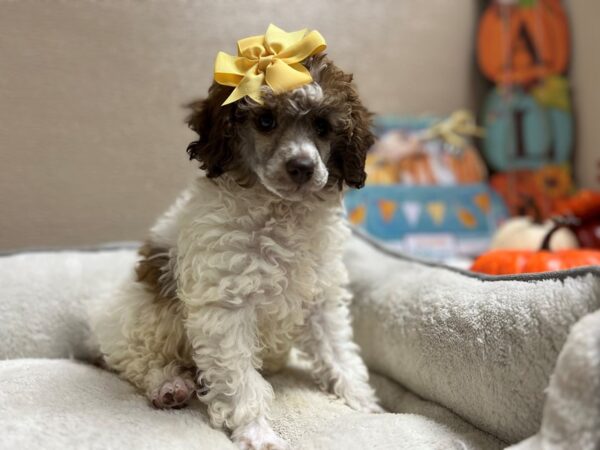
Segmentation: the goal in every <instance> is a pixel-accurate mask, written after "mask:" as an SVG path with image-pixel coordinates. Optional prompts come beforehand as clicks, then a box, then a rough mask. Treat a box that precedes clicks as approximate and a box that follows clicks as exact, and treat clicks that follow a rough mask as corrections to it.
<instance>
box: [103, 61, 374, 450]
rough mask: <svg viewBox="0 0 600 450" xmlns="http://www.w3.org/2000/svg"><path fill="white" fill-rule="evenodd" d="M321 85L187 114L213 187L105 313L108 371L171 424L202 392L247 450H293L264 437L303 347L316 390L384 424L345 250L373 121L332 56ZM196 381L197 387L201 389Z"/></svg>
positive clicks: (153, 243)
mask: <svg viewBox="0 0 600 450" xmlns="http://www.w3.org/2000/svg"><path fill="white" fill-rule="evenodd" d="M304 65H305V66H306V67H307V68H308V69H309V71H310V73H311V75H312V77H313V82H312V83H311V84H307V85H304V86H302V87H300V88H297V89H295V90H293V91H290V92H285V93H281V94H277V95H276V94H274V93H273V92H272V91H271V90H270V89H269V88H268V87H264V88H263V92H262V93H263V99H264V104H263V105H259V104H258V103H256V102H254V101H253V100H249V99H243V100H240V101H238V102H236V103H232V104H228V105H225V106H221V104H222V103H223V101H224V100H225V99H226V98H227V96H228V95H229V94H230V93H231V90H232V88H230V87H226V86H221V85H219V84H213V86H212V87H211V88H210V90H209V95H208V98H207V99H205V100H203V101H199V102H196V103H193V104H192V105H191V108H192V114H191V115H190V117H189V125H190V127H191V128H192V129H193V130H194V131H196V132H197V133H198V135H199V138H198V141H196V142H193V143H192V144H190V146H189V148H188V153H189V156H190V158H192V159H197V160H198V161H200V163H201V168H202V169H203V171H204V173H203V175H201V176H200V177H199V178H198V179H197V180H196V181H195V182H194V183H193V185H192V186H191V187H190V188H189V189H188V190H187V191H185V192H184V193H183V194H182V195H181V197H180V198H179V199H178V200H177V201H176V202H175V204H174V205H173V206H172V207H171V208H170V209H169V210H168V211H167V212H166V213H165V214H164V215H163V216H162V217H161V218H160V219H159V221H158V223H157V224H156V225H155V226H154V227H153V228H152V230H151V232H150V237H149V239H148V241H147V242H146V244H145V245H144V246H143V247H142V249H141V250H140V255H141V259H140V261H139V263H138V265H137V268H136V272H135V274H134V276H133V277H132V279H131V280H130V281H128V282H127V283H125V285H123V286H121V287H120V289H119V290H118V292H116V293H114V294H113V295H112V296H111V298H110V299H109V300H108V302H103V303H102V304H101V305H99V308H98V309H97V311H96V313H95V314H94V317H93V327H94V331H95V334H96V336H97V338H98V340H99V343H100V348H101V351H102V353H103V355H104V358H105V362H106V364H107V365H108V366H109V367H110V368H112V369H114V370H115V371H117V372H118V373H119V374H120V375H121V376H122V377H123V378H125V379H126V380H129V381H130V382H131V383H133V384H134V385H135V386H137V387H138V388H139V389H141V390H143V391H144V392H145V393H146V395H147V396H148V398H149V399H150V401H151V402H152V403H153V404H154V405H155V406H157V407H159V408H171V407H176V406H181V405H183V404H185V403H186V402H187V401H188V400H189V399H190V397H191V396H192V395H193V394H194V392H196V390H197V389H198V386H201V387H202V389H201V395H199V399H200V400H201V401H202V402H204V403H205V404H207V406H208V413H209V416H210V420H211V422H212V424H213V425H214V426H216V427H222V426H224V427H226V428H228V429H230V430H231V431H232V439H233V440H234V441H235V442H236V443H237V444H238V445H239V446H240V447H241V448H246V449H267V448H269V449H276V448H284V447H285V443H284V442H283V441H282V440H281V439H280V438H279V437H278V436H277V435H276V434H275V433H274V432H273V430H272V429H271V427H270V425H269V424H268V421H267V418H268V414H269V403H270V401H271V399H272V397H273V389H272V387H271V385H270V384H269V383H268V382H267V381H266V380H265V379H264V378H263V374H264V373H266V372H272V371H275V370H278V369H280V368H281V367H283V366H284V364H285V362H286V359H287V356H288V354H289V351H290V349H291V348H292V346H294V347H296V348H298V350H300V352H301V354H303V355H305V356H306V357H307V358H309V359H310V360H311V361H312V367H313V375H314V378H315V380H316V381H317V383H318V384H319V385H320V386H321V387H322V388H323V389H327V390H330V391H332V392H333V393H335V394H337V395H338V396H339V397H341V398H342V399H344V400H345V401H346V403H347V404H348V405H350V406H351V407H352V408H355V409H358V410H361V411H373V412H374V411H379V410H380V407H379V406H378V405H377V399H376V397H375V394H374V392H373V389H372V388H371V387H370V386H369V384H368V373H367V369H366V367H365V365H364V363H363V361H362V360H361V358H360V356H359V354H358V348H357V346H356V345H355V344H354V343H353V342H352V330H351V324H350V317H349V310H348V301H349V299H350V295H349V293H348V291H347V290H346V289H345V287H344V286H345V285H346V284H347V281H348V279H347V273H346V270H345V268H344V265H343V263H342V247H343V243H344V240H345V239H346V238H347V236H348V234H349V231H348V228H347V226H346V224H345V222H344V219H343V209H342V191H343V188H344V186H352V187H362V185H363V183H364V180H365V172H364V164H365V156H366V152H367V149H368V148H369V147H370V146H371V144H372V143H373V136H372V134H371V132H370V130H369V128H370V114H369V112H368V111H367V110H366V109H365V107H364V106H363V105H362V104H361V102H360V100H359V97H358V94H357V92H356V90H355V87H354V86H353V84H352V77H351V75H347V74H345V73H343V72H342V71H341V70H340V69H338V68H337V67H336V66H335V65H334V64H333V63H332V62H331V61H330V60H328V59H327V58H326V57H325V56H324V55H322V54H321V55H317V56H313V57H311V58H309V59H307V60H306V61H305V62H304ZM196 374H197V375H196Z"/></svg>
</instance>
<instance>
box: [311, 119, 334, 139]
mask: <svg viewBox="0 0 600 450" xmlns="http://www.w3.org/2000/svg"><path fill="white" fill-rule="evenodd" d="M314 126H315V131H316V132H317V135H318V136H319V137H324V136H326V135H327V133H329V130H330V128H331V127H330V125H329V122H328V121H327V119H324V118H322V117H317V118H316V119H315V123H314Z"/></svg>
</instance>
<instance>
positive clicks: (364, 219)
mask: <svg viewBox="0 0 600 450" xmlns="http://www.w3.org/2000/svg"><path fill="white" fill-rule="evenodd" d="M345 205H346V210H347V213H348V218H349V219H350V222H351V223H353V224H354V225H357V226H358V227H360V228H363V229H364V230H365V231H367V233H369V234H370V235H371V236H373V237H375V238H377V239H379V240H382V241H385V243H387V244H389V245H391V246H393V247H395V248H398V249H400V250H402V251H405V252H407V253H410V254H413V255H418V256H423V257H428V258H434V259H443V258H448V257H456V256H474V255H477V254H479V253H481V252H483V251H485V250H486V249H487V248H488V245H489V242H490V240H491V237H492V235H493V233H494V231H495V230H496V228H497V227H498V225H499V223H500V222H501V221H503V220H505V219H506V218H507V216H508V214H507V210H506V207H505V206H504V203H503V202H502V200H501V199H500V197H499V196H498V195H497V194H496V193H495V192H494V191H493V190H492V189H491V188H490V187H489V186H488V185H487V184H467V185H451V186H406V185H368V186H366V187H364V188H363V189H360V190H352V191H349V192H348V193H347V194H346V197H345Z"/></svg>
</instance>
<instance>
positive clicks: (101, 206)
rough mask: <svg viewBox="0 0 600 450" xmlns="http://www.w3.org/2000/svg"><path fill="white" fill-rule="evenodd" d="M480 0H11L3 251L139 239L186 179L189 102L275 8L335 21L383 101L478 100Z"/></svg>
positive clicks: (4, 90)
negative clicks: (474, 85) (475, 47)
mask: <svg viewBox="0 0 600 450" xmlns="http://www.w3.org/2000/svg"><path fill="white" fill-rule="evenodd" d="M475 15H476V0H426V1H425V0H381V1H366V0H364V1H360V0H354V1H351V0H344V1H335V2H334V1H325V0H291V1H276V0H251V1H233V0H221V1H215V0H202V1H192V0H187V1H184V0H145V1H143V0H136V1H134V0H104V1H91V0H62V1H59V0H55V1H44V0H20V1H7V0H0V72H1V75H0V212H1V214H0V249H12V248H22V247H34V246H63V245H79V244H93V243H98V242H106V241H114V240H123V239H138V238H142V237H143V236H144V233H145V230H146V229H147V228H148V226H149V225H150V224H151V223H152V221H153V219H154V218H155V217H156V215H157V214H159V213H160V212H161V211H162V210H163V209H164V208H165V207H166V206H167V205H168V204H169V203H170V202H171V201H172V199H173V197H174V196H175V195H176V193H177V192H178V191H179V190H180V189H181V188H182V187H183V186H184V185H185V184H186V182H187V180H188V179H189V177H190V176H191V174H192V173H193V172H194V170H193V169H194V164H193V163H190V162H188V161H187V160H186V154H185V148H186V146H187V144H188V142H189V141H190V140H191V139H192V138H193V136H192V134H191V133H190V132H189V131H188V130H187V128H186V127H185V126H184V124H183V118H184V115H185V112H184V111H183V109H182V107H181V105H183V104H185V103H186V102H188V101H189V100H190V99H192V98H195V97H198V96H202V95H203V93H204V92H205V91H206V88H207V86H208V84H209V81H210V79H211V69H212V63H213V60H214V56H215V54H216V52H217V51H218V50H226V51H229V52H234V51H235V41H236V40H237V39H238V38H240V37H244V36H247V35H251V34H259V33H261V32H263V31H264V30H265V29H266V26H267V24H268V23H269V22H270V21H273V22H275V23H276V24H278V25H279V26H281V27H283V28H287V29H290V30H291V29H298V28H302V27H305V26H308V27H311V28H316V29H319V30H320V31H321V32H322V33H323V35H324V36H325V37H326V38H327V40H328V43H329V48H330V50H329V53H330V55H331V56H332V57H333V58H334V59H335V60H336V62H337V63H338V64H339V65H340V66H342V67H344V68H346V69H347V70H349V71H353V72H355V74H356V80H357V82H358V84H359V87H360V90H361V91H362V93H363V95H364V97H365V99H366V103H367V104H368V105H370V106H371V107H372V109H374V110H375V111H377V112H399V113H411V114H415V113H421V112H433V113H438V114H443V113H447V112H449V111H451V110H453V109H455V108H458V107H463V106H465V105H469V104H470V103H471V101H472V98H471V92H472V90H471V89H470V85H471V78H470V74H471V72H472V71H471V67H472V66H471V52H470V49H471V46H472V33H473V30H474V24H475Z"/></svg>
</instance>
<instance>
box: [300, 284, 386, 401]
mask: <svg viewBox="0 0 600 450" xmlns="http://www.w3.org/2000/svg"><path fill="white" fill-rule="evenodd" d="M319 295H320V296H322V297H324V298H323V299H322V300H321V302H320V307H318V308H317V309H316V310H314V311H313V312H312V314H310V315H309V317H308V318H307V321H306V324H305V327H306V328H305V330H304V332H303V333H301V334H300V336H299V337H298V339H297V341H298V347H299V349H300V350H302V351H303V352H304V353H305V354H306V355H307V356H308V357H309V359H310V360H311V362H312V363H313V377H314V378H315V381H316V382H317V383H318V384H319V385H320V386H321V388H323V389H324V390H327V391H332V392H333V393H334V394H336V395H337V396H338V397H340V398H342V399H343V400H344V401H345V402H346V403H347V404H348V405H349V406H350V407H352V408H354V409H356V410H359V411H365V412H382V411H383V410H382V409H381V407H380V406H379V405H378V403H377V402H378V401H377V397H376V396H375V392H374V390H373V388H372V387H371V386H370V385H369V374H368V371H367V367H366V366H365V364H364V362H363V360H362V358H361V357H360V355H359V349H358V346H357V345H356V344H355V343H354V342H353V341H352V326H351V321H350V313H349V310H348V305H347V299H348V297H349V294H348V293H347V292H346V291H345V290H344V289H342V288H333V289H332V288H329V289H328V290H326V291H324V292H323V293H322V294H319Z"/></svg>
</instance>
